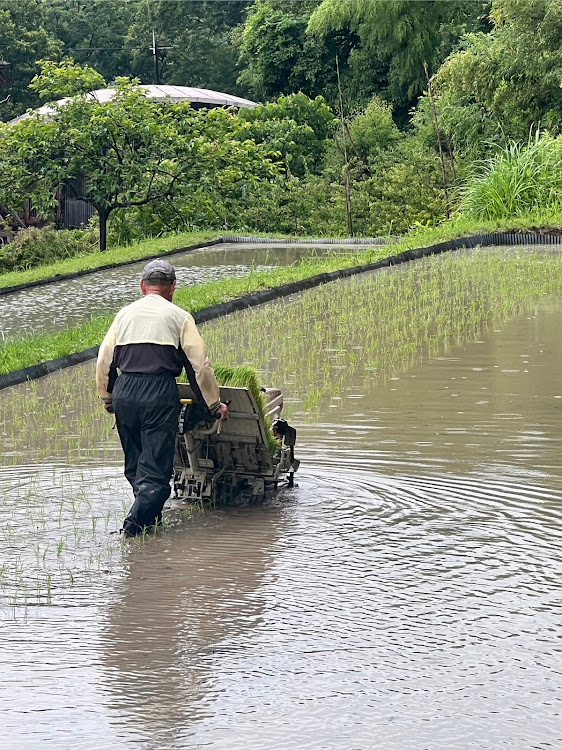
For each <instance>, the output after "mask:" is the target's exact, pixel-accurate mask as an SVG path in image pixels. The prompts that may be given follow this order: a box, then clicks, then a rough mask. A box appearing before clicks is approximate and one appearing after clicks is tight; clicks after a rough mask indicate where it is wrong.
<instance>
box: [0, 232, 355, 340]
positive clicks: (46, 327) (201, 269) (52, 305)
mask: <svg viewBox="0 0 562 750" xmlns="http://www.w3.org/2000/svg"><path fill="white" fill-rule="evenodd" d="M338 252H349V246H348V247H345V246H342V247H338V246H336V245H330V246H328V245H326V246H311V245H272V246H267V245H263V244H259V245H251V244H248V245H246V244H242V243H236V244H224V245H218V246H212V247H208V248H201V249H200V250H194V251H191V252H188V253H185V255H174V256H172V257H171V258H170V261H171V262H172V263H173V264H174V266H175V267H176V270H177V277H178V282H177V283H178V288H179V287H182V286H192V285H194V284H203V283H205V282H208V281H216V280H217V279H222V278H225V277H229V276H231V277H234V278H236V277H240V276H245V275H246V274H248V273H249V271H250V270H251V269H254V270H256V271H259V270H265V269H268V268H273V267H274V266H288V265H290V264H291V263H296V262H297V261H299V260H300V259H301V258H305V257H312V256H314V255H318V256H322V255H327V254H328V253H330V254H333V253H338ZM145 263H146V261H144V260H143V261H140V262H139V263H133V264H131V265H128V266H122V267H120V268H112V269H109V270H106V271H99V272H98V273H95V274H91V275H88V276H81V277H79V278H77V279H69V280H67V281H60V282H57V284H56V289H55V287H54V286H52V285H47V286H40V287H35V288H32V289H27V290H22V291H21V292H15V293H14V294H10V295H8V296H5V297H2V302H1V305H2V318H1V320H0V336H15V335H17V334H25V333H39V332H40V331H41V332H43V331H44V332H50V331H57V330H60V329H62V328H65V327H67V326H68V325H70V324H74V323H80V322H82V321H84V320H89V319H90V318H91V317H92V315H101V314H103V313H109V312H116V311H117V310H119V308H120V307H122V306H123V305H124V304H127V303H128V302H134V300H135V299H137V297H138V296H139V294H140V291H139V279H140V276H141V271H142V269H143V267H144V265H145Z"/></svg>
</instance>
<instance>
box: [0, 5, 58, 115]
mask: <svg viewBox="0 0 562 750" xmlns="http://www.w3.org/2000/svg"><path fill="white" fill-rule="evenodd" d="M44 21H45V13H44V6H43V3H41V2H40V1H39V0H13V2H11V3H10V4H9V5H3V6H1V7H0V59H3V60H4V61H5V62H7V63H9V67H8V69H7V71H6V77H7V79H8V81H9V85H8V86H6V87H5V88H2V89H1V90H0V99H1V100H4V99H6V98H7V101H4V102H3V103H2V106H1V107H0V119H2V120H10V119H11V118H13V117H16V116H17V115H20V114H22V113H23V112H25V110H26V109H27V108H28V107H33V106H36V105H37V102H38V100H37V96H36V95H35V93H34V92H32V91H31V90H30V89H29V88H28V85H29V82H30V81H31V79H32V77H33V76H34V74H35V72H36V68H35V61H36V60H38V59H39V58H46V57H50V58H53V59H56V58H57V57H58V56H59V55H60V52H61V45H60V42H58V41H57V40H55V39H52V38H51V37H50V36H49V34H48V33H47V31H46V30H45V28H44V25H43V24H44Z"/></svg>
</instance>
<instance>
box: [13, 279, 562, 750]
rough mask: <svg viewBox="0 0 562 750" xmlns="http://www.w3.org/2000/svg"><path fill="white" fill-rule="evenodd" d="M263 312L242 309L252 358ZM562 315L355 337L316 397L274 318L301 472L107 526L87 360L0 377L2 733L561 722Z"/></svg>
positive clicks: (348, 737)
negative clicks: (379, 348) (373, 356)
mask: <svg viewBox="0 0 562 750" xmlns="http://www.w3.org/2000/svg"><path fill="white" fill-rule="evenodd" d="M370 283H371V282H369V281H368V280H365V292H367V290H371V288H372V287H371V286H370ZM334 288H335V287H332V288H331V291H330V289H329V288H326V290H325V293H326V294H328V295H331V298H332V302H331V304H333V297H334V292H333V289H334ZM278 304H279V305H284V306H285V310H284V311H282V312H283V314H282V315H281V318H282V319H283V315H286V314H287V309H288V308H289V307H290V306H292V305H296V306H298V305H299V304H301V301H300V300H299V298H294V299H292V300H290V301H285V302H284V303H278ZM326 305H327V303H326ZM326 309H327V307H326ZM259 314H260V313H259V311H258V310H251V311H246V312H244V313H241V314H238V315H236V316H234V317H232V318H231V319H230V321H231V325H230V326H229V328H228V330H229V336H230V337H231V339H232V346H234V347H238V351H239V352H241V354H240V357H241V358H244V354H243V352H244V346H245V345H246V344H247V343H248V342H251V341H252V337H253V333H252V329H253V327H254V326H255V325H256V321H260V320H261V318H260V317H259ZM272 317H274V316H273V311H272ZM327 320H328V318H327V317H326V318H325V321H324V322H327ZM372 325H373V321H372V320H368V319H363V318H360V317H359V318H357V319H356V320H354V322H353V327H354V336H356V337H357V340H359V341H361V340H363V341H365V342H366V341H368V337H369V335H370V334H369V331H370V329H371V327H372ZM221 326H222V324H221V323H220V321H217V322H216V324H215V323H211V324H208V325H207V326H205V327H203V334H204V336H205V337H206V338H207V340H208V341H209V344H210V348H211V356H212V358H213V359H214V360H216V361H218V360H219V359H220V356H221V352H220V350H219V348H218V343H219V342H220V339H221V336H223V333H224V329H223V328H221ZM313 326H314V321H310V323H309V328H310V330H311V331H312V329H313ZM561 327H562V305H561V304H560V301H559V299H558V298H556V297H552V296H550V297H542V298H541V299H539V300H536V301H534V302H532V303H531V304H530V306H529V307H528V308H527V309H526V310H521V311H519V312H518V313H516V314H514V315H511V316H509V317H508V318H507V319H506V320H504V321H503V322H501V323H496V324H494V325H492V326H491V327H487V328H486V329H485V330H483V331H482V332H481V333H480V335H479V336H478V337H476V338H471V339H467V340H464V341H461V342H459V343H458V344H453V345H451V346H449V347H448V348H446V349H441V350H439V351H437V352H433V353H431V354H428V353H427V352H426V354H425V355H423V356H420V357H419V358H418V359H416V361H415V362H414V364H409V363H408V361H406V362H403V363H402V364H399V363H397V364H395V365H393V366H392V369H391V370H387V371H386V372H385V373H380V372H379V373H377V374H375V373H373V372H372V371H369V370H368V369H366V368H364V367H363V364H362V363H363V360H364V359H368V357H366V356H363V355H367V354H368V353H367V352H361V350H360V349H357V350H355V351H357V352H358V363H357V364H356V365H355V366H354V367H348V369H347V370H346V376H345V378H344V379H343V380H341V385H339V386H338V390H337V391H336V392H333V393H323V394H322V395H321V397H320V398H319V400H318V401H317V402H316V404H315V406H314V407H313V408H305V406H304V396H305V394H304V391H303V385H302V384H303V382H304V381H303V380H302V379H299V378H298V377H296V373H297V371H298V370H299V369H302V365H303V362H302V353H301V354H299V350H295V354H292V352H293V349H292V348H291V347H289V346H286V347H285V348H283V347H281V346H277V347H276V346H275V343H276V342H275V341H273V342H272V347H271V348H272V351H273V352H274V353H273V354H272V355H271V358H270V360H269V361H268V362H263V361H260V362H259V363H256V364H259V365H260V366H261V367H262V368H263V371H264V372H265V373H267V376H268V378H269V379H270V380H271V381H272V384H274V385H277V386H281V387H283V388H284V390H285V393H286V396H287V408H288V410H289V412H290V413H291V414H292V422H293V423H294V424H295V426H296V427H297V430H298V442H297V453H298V455H299V456H300V458H301V459H302V466H301V470H300V472H299V474H300V476H299V481H298V484H299V486H298V487H297V488H296V489H294V490H293V491H287V490H283V491H281V492H280V493H279V494H278V495H277V496H275V497H272V498H271V499H270V500H269V501H268V502H266V503H265V504H264V506H261V507H257V508H256V507H252V508H230V509H216V510H206V511H205V512H204V513H202V514H201V513H195V514H191V515H189V514H187V513H182V512H181V511H177V510H176V511H171V512H169V513H168V515H167V524H168V528H167V530H166V532H165V533H164V534H162V535H161V536H160V537H158V538H156V539H151V540H149V541H148V542H147V543H145V544H138V543H134V542H133V543H126V544H125V545H123V546H121V544H120V542H119V539H118V537H117V536H115V535H112V534H111V532H112V531H114V530H115V529H117V528H118V526H119V523H120V521H121V518H122V514H123V511H124V508H126V507H127V505H128V503H129V502H130V498H129V492H128V489H127V486H126V483H125V481H124V480H123V479H122V477H121V457H120V452H119V448H118V445H117V442H116V436H115V433H114V431H112V430H111V420H109V419H108V418H106V415H105V414H102V413H101V410H100V407H99V404H98V403H96V400H95V398H94V396H93V389H92V377H93V366H92V365H91V364H88V365H82V366H80V367H77V368H73V369H72V370H69V371H64V372H62V373H59V374H58V375H56V376H53V377H50V378H48V379H47V378H46V379H43V380H42V381H36V382H35V383H32V384H30V385H27V386H19V387H17V388H13V389H10V390H7V391H3V392H0V415H1V417H0V422H1V424H0V452H2V454H3V459H4V469H3V472H2V475H1V477H0V497H2V498H3V500H2V505H1V511H0V512H1V513H2V516H3V518H2V523H1V524H0V543H1V545H2V546H1V549H2V553H1V557H0V568H1V567H2V565H3V566H4V572H3V575H2V584H3V590H2V592H3V613H4V614H3V616H4V619H3V621H2V624H1V627H2V636H3V637H2V651H3V653H2V662H1V666H0V675H1V678H2V679H1V682H2V685H3V688H2V689H0V692H2V693H3V695H2V697H3V699H4V722H3V737H4V741H5V742H6V747H10V748H18V750H19V749H20V748H22V749H25V750H27V749H28V748H29V749H34V748H39V747H43V746H47V747H49V746H52V747H56V748H88V749H89V750H97V749H100V750H101V749H103V750H113V749H114V748H123V749H124V748H135V750H136V749H137V748H141V749H142V750H153V749H154V750H161V749H162V748H173V749H174V750H175V749H177V750H180V748H181V749H183V748H213V749H214V750H238V749H239V748H240V749H242V748H244V750H247V749H249V748H251V749H252V750H254V749H255V750H264V749H267V750H274V749H275V750H277V749H279V750H281V749H282V750H286V749H287V748H291V750H293V749H294V750H301V749H302V750H305V749H308V748H311V749H314V750H320V749H323V750H324V749H326V750H350V749H358V750H359V749H360V750H371V749H373V750H375V749H376V750H419V749H420V748H431V749H432V750H433V749H437V748H438V749H439V750H468V748H470V749H472V748H486V749H487V750H497V749H498V748H510V749H511V750H530V749H531V748H545V749H546V748H555V747H559V746H560V744H561V740H562V725H561V722H560V695H561V693H560V688H561V686H562V685H561V683H562V677H561V675H560V663H561V660H560V646H561V642H560V595H559V591H560V571H561V558H562V555H561V553H560V548H561V547H560V542H561V536H562V534H561V529H562V525H561V520H562V512H561V507H562V506H561V500H562V470H561V467H560V455H561V449H562V431H561V430H560V423H561V419H562V361H561V360H562V354H561V351H560V343H559V332H560V330H561ZM262 334H263V336H264V337H268V336H270V332H269V331H265V330H264V331H262ZM282 335H285V334H284V333H282V332H280V333H279V337H280V339H281V340H282ZM295 335H296V332H295ZM348 343H350V348H351V345H353V346H360V344H357V343H356V342H355V340H353V342H351V341H349V342H348ZM225 351H227V347H225ZM329 354H330V353H329V352H325V357H324V358H322V357H317V358H316V360H314V361H316V362H318V363H321V362H322V359H326V360H328V361H329V363H330V367H332V368H337V367H339V366H341V365H339V364H338V361H341V357H340V360H338V357H332V358H331V359H330V358H329ZM291 356H295V357H300V359H298V358H297V359H294V360H293V361H287V358H288V357H291ZM311 361H312V360H311ZM307 367H308V365H307ZM318 367H319V368H321V365H318ZM291 372H293V373H295V377H294V378H293V379H292V380H291V378H290V377H289V376H288V373H291ZM307 372H308V370H307ZM334 372H336V370H335V369H334ZM276 373H277V374H278V378H279V379H276ZM310 376H311V378H312V380H311V382H310V388H311V389H312V388H313V387H314V385H315V383H317V384H318V383H321V382H323V373H321V372H313V371H311V372H310ZM274 380H275V382H273V381H274ZM280 380H283V382H280ZM338 382H340V381H338ZM93 519H96V520H95V521H93ZM61 541H62V542H63V546H62V548H60V545H61ZM48 576H50V578H49V579H48Z"/></svg>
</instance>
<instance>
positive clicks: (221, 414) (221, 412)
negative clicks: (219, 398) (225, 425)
mask: <svg viewBox="0 0 562 750" xmlns="http://www.w3.org/2000/svg"><path fill="white" fill-rule="evenodd" d="M215 416H216V418H217V419H220V421H221V422H224V420H225V419H228V406H227V405H226V404H223V403H222V402H221V404H220V405H219V408H218V409H217V410H216V412H215Z"/></svg>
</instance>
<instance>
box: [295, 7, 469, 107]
mask: <svg viewBox="0 0 562 750" xmlns="http://www.w3.org/2000/svg"><path fill="white" fill-rule="evenodd" d="M482 7H483V4H482V3H475V2H471V1H468V2H467V1H466V0H463V1H462V2H453V1H451V0H446V1H442V0H428V2H414V3H413V2H408V1H407V0H348V1H347V2H341V1H340V0H323V2H322V3H321V4H320V5H319V7H318V8H317V9H316V10H315V11H314V13H313V14H312V16H311V18H310V21H309V24H308V32H309V34H311V35H313V36H316V37H320V38H321V37H324V36H325V35H327V34H329V33H334V32H335V31H337V30H339V31H344V30H347V31H348V32H350V33H354V34H356V35H357V37H358V39H359V40H360V48H361V50H362V51H363V53H364V54H365V55H366V57H367V59H371V60H372V62H373V64H374V65H375V66H378V67H380V66H381V63H386V64H387V65H388V90H387V92H386V93H387V96H388V97H389V98H390V99H391V101H392V102H393V103H394V104H395V105H398V106H401V107H402V108H403V109H407V108H409V107H410V106H411V105H412V103H414V101H415V99H416V98H417V97H418V96H419V95H420V94H421V92H422V91H423V90H424V88H425V75H424V68H423V64H424V62H426V63H427V64H428V66H429V69H430V71H432V72H433V71H435V70H436V69H437V68H438V66H439V64H440V63H441V62H442V61H443V60H444V59H445V58H446V56H447V55H448V54H449V52H450V51H451V49H452V48H453V46H454V44H455V43H456V41H457V40H458V38H459V37H460V36H461V35H462V34H463V33H464V32H465V31H467V30H472V29H474V28H478V26H479V24H480V15H481V13H482ZM372 93H375V92H372Z"/></svg>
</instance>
